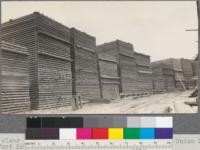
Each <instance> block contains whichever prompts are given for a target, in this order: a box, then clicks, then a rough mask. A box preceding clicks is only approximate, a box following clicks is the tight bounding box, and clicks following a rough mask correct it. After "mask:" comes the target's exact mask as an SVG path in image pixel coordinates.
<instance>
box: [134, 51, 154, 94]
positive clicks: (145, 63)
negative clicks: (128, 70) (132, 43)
mask: <svg viewBox="0 0 200 150" xmlns="http://www.w3.org/2000/svg"><path fill="white" fill-rule="evenodd" d="M134 55H135V60H136V63H137V70H138V74H139V78H138V88H139V90H140V91H152V90H153V78H152V69H151V65H150V56H149V55H145V54H142V53H138V52H135V53H134Z"/></svg>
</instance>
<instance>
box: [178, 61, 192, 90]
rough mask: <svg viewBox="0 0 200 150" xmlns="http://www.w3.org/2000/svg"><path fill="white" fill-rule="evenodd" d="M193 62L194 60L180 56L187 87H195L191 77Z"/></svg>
mask: <svg viewBox="0 0 200 150" xmlns="http://www.w3.org/2000/svg"><path fill="white" fill-rule="evenodd" d="M193 63H194V60H191V59H183V58H181V65H182V70H183V76H184V79H185V86H186V88H187V89H190V88H194V87H195V82H194V80H193V79H192V78H193V77H194V72H193V66H192V64H193Z"/></svg>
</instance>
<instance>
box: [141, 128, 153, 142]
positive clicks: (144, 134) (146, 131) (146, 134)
mask: <svg viewBox="0 0 200 150" xmlns="http://www.w3.org/2000/svg"><path fill="white" fill-rule="evenodd" d="M140 139H155V129H154V128H141V129H140Z"/></svg>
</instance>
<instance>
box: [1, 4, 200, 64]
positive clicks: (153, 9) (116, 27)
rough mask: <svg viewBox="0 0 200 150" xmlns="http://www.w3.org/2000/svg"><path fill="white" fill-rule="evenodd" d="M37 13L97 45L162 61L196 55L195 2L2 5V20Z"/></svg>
mask: <svg viewBox="0 0 200 150" xmlns="http://www.w3.org/2000/svg"><path fill="white" fill-rule="evenodd" d="M34 11H39V12H41V13H43V14H45V15H47V16H49V17H50V18H53V19H55V20H56V21H58V22H60V23H62V24H64V25H66V26H68V27H75V28H77V29H79V30H82V31H84V32H87V33H88V34H91V35H93V36H95V37H96V41H97V44H101V43H105V42H110V41H113V40H116V39H120V40H123V41H126V42H130V43H132V44H133V45H134V49H135V51H137V52H140V53H145V54H148V55H150V56H151V60H153V61H155V60H160V59H164V58H171V57H174V58H180V57H183V58H193V57H194V56H195V55H196V54H197V42H195V41H197V32H186V31H185V30H186V29H196V28H197V11H196V2H195V1H193V2H184V1H183V2H170V1H166V2H164V1H162V2H155V1H150V2H144V1H143V2H138V1H135V2H134V1H132V2H130V1H129V2H122V1H121V2H120V1H119V2H97V1H96V2H70V1H69V2H67V1H65V2H19V1H18V2H2V21H3V22H5V21H7V20H9V19H14V18H18V17H21V16H24V15H27V14H30V13H32V12H34Z"/></svg>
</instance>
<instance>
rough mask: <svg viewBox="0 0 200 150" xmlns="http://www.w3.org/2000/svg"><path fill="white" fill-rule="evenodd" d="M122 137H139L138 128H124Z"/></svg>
mask: <svg viewBox="0 0 200 150" xmlns="http://www.w3.org/2000/svg"><path fill="white" fill-rule="evenodd" d="M124 139H140V128H124Z"/></svg>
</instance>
